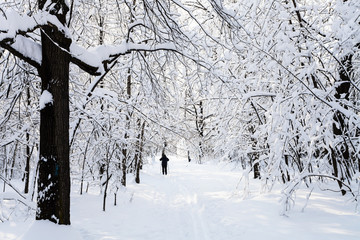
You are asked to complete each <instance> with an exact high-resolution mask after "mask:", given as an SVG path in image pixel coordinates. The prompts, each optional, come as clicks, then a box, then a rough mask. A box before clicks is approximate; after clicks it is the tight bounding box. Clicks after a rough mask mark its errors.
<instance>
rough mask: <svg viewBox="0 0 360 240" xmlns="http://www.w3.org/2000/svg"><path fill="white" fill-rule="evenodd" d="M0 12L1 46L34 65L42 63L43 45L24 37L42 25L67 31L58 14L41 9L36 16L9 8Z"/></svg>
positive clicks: (37, 65)
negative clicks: (22, 13) (21, 13)
mask: <svg viewBox="0 0 360 240" xmlns="http://www.w3.org/2000/svg"><path fill="white" fill-rule="evenodd" d="M1 12H2V14H0V47H1V48H4V49H6V50H8V51H10V52H11V53H12V54H14V55H15V56H17V57H19V58H21V59H22V60H24V61H26V62H28V63H30V64H31V65H33V66H34V67H39V66H40V65H41V46H40V45H39V44H38V43H36V42H35V41H33V40H31V39H28V38H26V37H24V35H26V34H27V33H29V32H33V31H34V30H36V29H38V28H40V27H42V26H49V25H50V26H52V27H55V28H57V29H58V30H60V31H62V32H64V33H66V28H64V26H63V25H62V24H61V23H60V21H59V20H58V19H57V18H56V16H54V15H51V14H49V13H48V12H45V11H40V12H39V13H37V14H35V15H34V16H27V15H20V14H19V13H17V12H15V11H12V10H9V11H3V10H2V11H1Z"/></svg>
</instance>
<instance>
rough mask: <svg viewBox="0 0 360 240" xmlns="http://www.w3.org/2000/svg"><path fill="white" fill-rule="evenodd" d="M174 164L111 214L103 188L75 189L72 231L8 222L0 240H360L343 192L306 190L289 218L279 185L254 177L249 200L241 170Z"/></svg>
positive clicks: (155, 171) (153, 168) (131, 191)
mask: <svg viewBox="0 0 360 240" xmlns="http://www.w3.org/2000/svg"><path fill="white" fill-rule="evenodd" d="M169 158H170V162H169V165H170V167H169V175H167V176H164V175H161V174H160V162H158V161H155V162H153V163H151V164H148V165H145V166H144V170H143V173H142V178H141V184H136V183H135V182H132V181H129V182H128V186H127V187H126V188H125V189H122V190H121V191H120V192H118V204H117V206H114V205H113V196H112V194H109V197H108V200H107V205H106V206H107V209H106V212H103V211H102V199H103V196H102V195H101V194H99V190H98V189H97V188H95V187H92V188H90V191H89V193H87V194H84V195H79V193H78V190H79V186H78V185H76V184H75V185H73V188H72V197H71V201H72V206H71V207H72V208H71V221H72V224H71V226H58V225H55V224H53V223H50V222H47V221H34V220H32V218H29V219H27V220H26V221H25V222H24V221H18V222H5V223H2V224H0V239H7V240H14V239H22V240H28V239H37V240H45V239H46V240H47V239H68V240H78V239H84V240H85V239H86V240H95V239H96V240H109V239H112V240H114V239H123V240H127V239H129V240H130V239H131V240H137V239H139V240H140V239H141V240H143V239H149V240H161V239H171V240H177V239H178V240H183V239H199V240H208V239H209V240H210V239H227V240H232V239H234V240H235V239H236V240H238V239H246V240H251V239H276V240H282V239H284V240H285V239H286V240H287V239H293V240H297V239H298V240H303V239H307V240H312V239H314V240H315V239H316V240H318V239H326V240H339V239H346V240H352V239H354V240H355V239H359V235H360V215H359V213H356V212H355V207H356V206H355V204H354V203H351V202H348V198H347V197H346V196H345V197H342V196H341V194H339V193H334V192H330V191H320V190H316V189H314V191H313V192H312V194H311V196H310V199H309V201H308V202H307V201H306V198H307V195H308V193H309V190H306V189H303V190H299V191H298V192H297V194H296V204H295V206H294V208H293V210H292V211H290V212H289V213H288V216H287V217H286V216H282V215H280V214H279V212H280V210H281V206H280V204H279V200H280V199H281V191H280V188H279V189H277V186H274V188H273V189H272V191H271V192H264V191H262V192H261V191H260V189H262V185H261V182H260V181H258V180H256V181H255V180H251V178H250V186H249V188H248V191H247V192H246V194H245V193H244V192H242V189H243V187H244V186H243V185H244V183H245V181H241V182H240V183H239V179H240V176H241V174H240V170H238V169H237V168H235V167H234V165H230V164H229V165H224V164H217V163H207V164H202V165H198V164H195V163H188V162H187V161H186V159H184V158H177V157H175V156H169ZM250 177H251V176H250ZM238 183H239V185H238ZM236 186H238V189H236Z"/></svg>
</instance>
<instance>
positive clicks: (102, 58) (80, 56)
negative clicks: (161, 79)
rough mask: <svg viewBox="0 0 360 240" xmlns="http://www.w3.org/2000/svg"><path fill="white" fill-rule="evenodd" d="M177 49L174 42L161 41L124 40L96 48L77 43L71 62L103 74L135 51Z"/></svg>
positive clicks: (89, 71)
mask: <svg viewBox="0 0 360 240" xmlns="http://www.w3.org/2000/svg"><path fill="white" fill-rule="evenodd" d="M160 50H166V51H177V50H176V47H175V45H174V44H173V43H161V44H155V45H147V44H136V43H129V42H126V41H123V42H122V43H121V44H119V45H101V46H98V47H94V48H89V49H84V48H82V47H80V46H78V45H76V44H75V43H72V44H71V46H70V55H71V62H73V63H74V64H76V65H78V66H79V67H80V68H81V69H83V70H84V71H86V72H88V73H89V74H92V75H97V76H99V75H100V76H101V75H104V74H106V73H107V72H108V70H109V69H111V67H112V65H113V63H114V62H116V60H117V59H118V58H119V57H120V56H122V55H126V54H129V53H130V52H134V51H147V52H154V51H160Z"/></svg>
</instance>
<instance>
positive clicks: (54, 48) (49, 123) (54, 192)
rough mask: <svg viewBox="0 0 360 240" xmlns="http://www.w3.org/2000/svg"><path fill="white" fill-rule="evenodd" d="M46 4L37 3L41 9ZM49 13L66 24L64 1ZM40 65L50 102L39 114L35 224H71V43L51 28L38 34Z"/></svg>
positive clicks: (43, 88)
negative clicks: (44, 222)
mask: <svg viewBox="0 0 360 240" xmlns="http://www.w3.org/2000/svg"><path fill="white" fill-rule="evenodd" d="M45 2H46V1H44V0H39V7H40V8H43V7H44V4H45ZM52 2H53V3H54V6H53V7H52V9H49V11H50V13H52V14H54V15H56V16H57V17H58V19H59V20H60V21H61V22H62V23H63V24H65V16H66V12H67V11H68V7H67V6H66V3H65V1H64V0H58V1H52ZM41 42H42V65H41V67H40V69H39V75H40V77H41V84H42V92H44V91H45V90H46V91H48V92H49V93H50V94H51V95H52V98H53V101H52V102H48V103H46V105H45V107H44V108H43V109H41V110H40V154H39V178H38V199H37V200H38V201H37V202H38V203H37V204H38V205H37V212H36V219H37V220H50V221H52V222H55V223H58V224H66V225H68V224H70V166H69V64H70V56H69V54H68V53H67V52H66V51H64V50H68V49H69V46H70V44H71V40H70V39H68V38H66V37H65V35H64V34H63V33H61V32H59V31H57V30H56V29H54V28H51V27H45V28H43V29H42V31H41Z"/></svg>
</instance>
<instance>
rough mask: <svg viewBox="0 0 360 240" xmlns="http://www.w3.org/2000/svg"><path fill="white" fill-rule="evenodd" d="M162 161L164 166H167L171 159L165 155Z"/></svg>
mask: <svg viewBox="0 0 360 240" xmlns="http://www.w3.org/2000/svg"><path fill="white" fill-rule="evenodd" d="M160 161H161V165H162V166H166V165H167V162H168V161H169V159H168V157H167V156H166V155H165V154H163V155H162V157H161V158H160Z"/></svg>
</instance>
